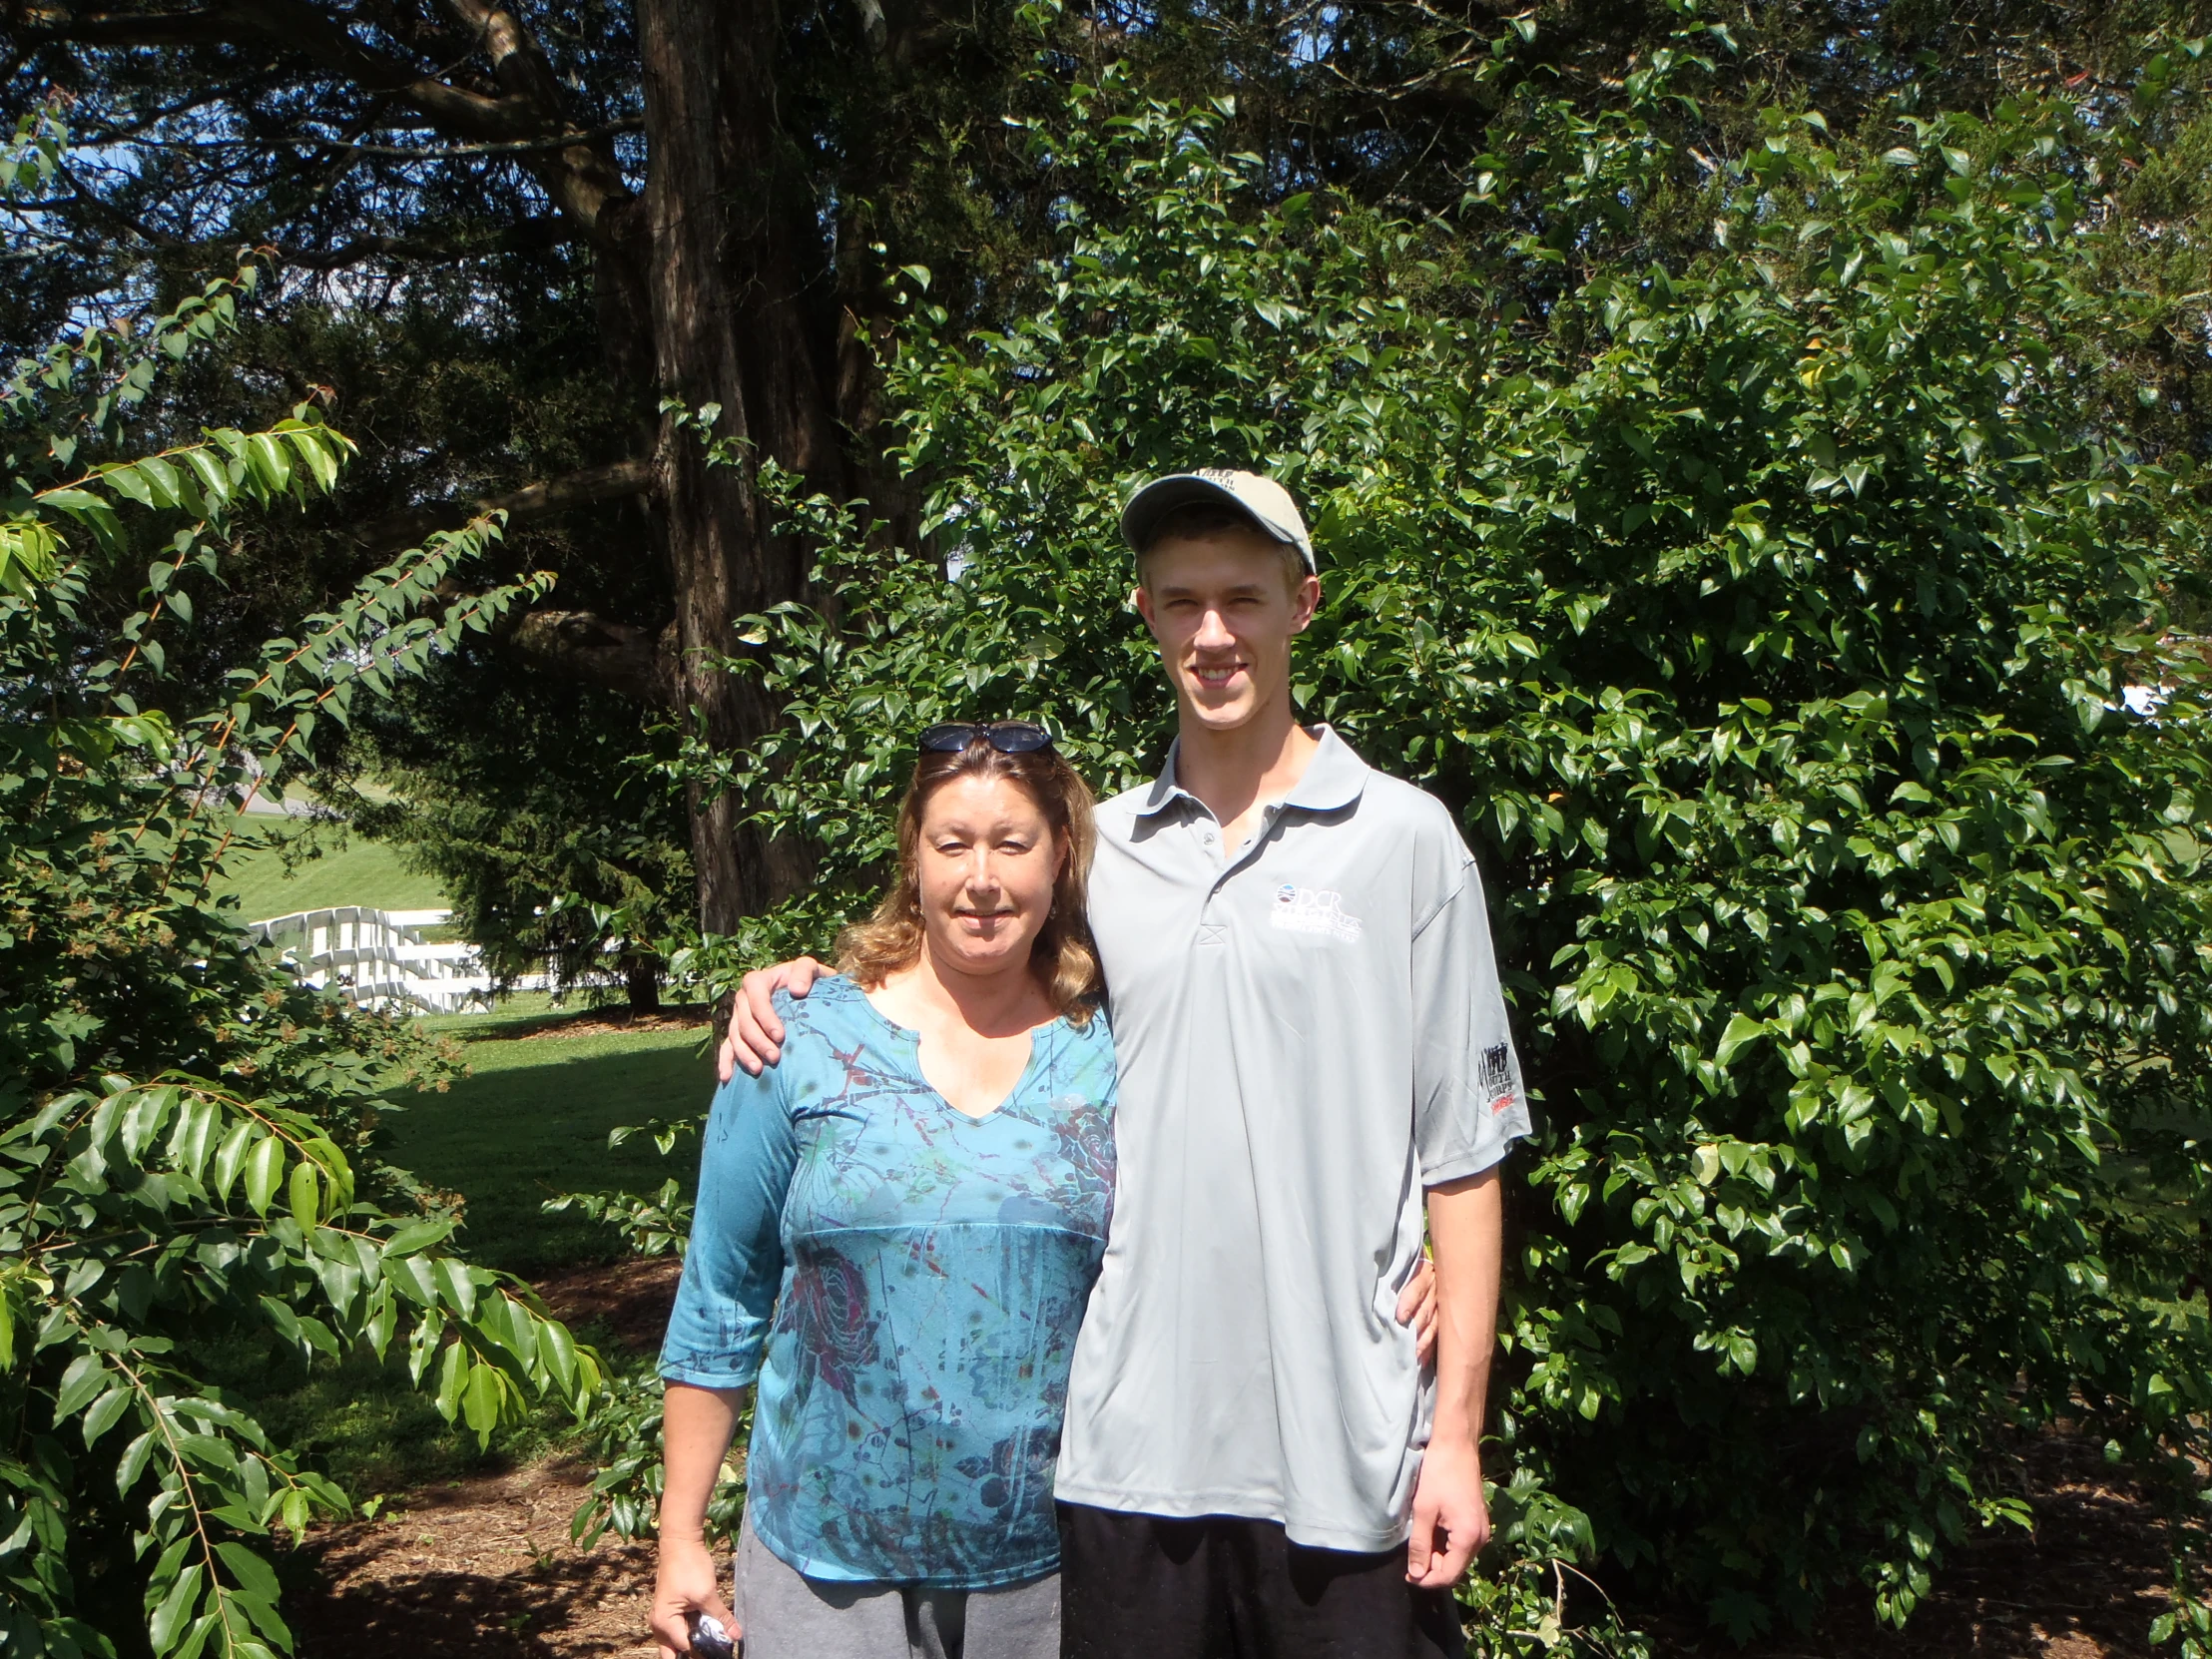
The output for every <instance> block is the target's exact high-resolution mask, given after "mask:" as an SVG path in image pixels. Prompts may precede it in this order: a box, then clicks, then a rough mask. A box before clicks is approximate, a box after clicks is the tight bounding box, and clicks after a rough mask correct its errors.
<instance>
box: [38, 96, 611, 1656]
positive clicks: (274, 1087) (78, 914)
mask: <svg viewBox="0 0 2212 1659" xmlns="http://www.w3.org/2000/svg"><path fill="white" fill-rule="evenodd" d="M60 145H61V139H60V136H59V135H58V134H57V133H55V132H53V131H51V130H44V129H37V128H34V129H33V130H31V131H29V132H27V133H25V134H23V135H19V143H18V147H17V150H16V152H15V156H14V158H13V160H12V161H11V162H10V163H9V165H8V166H7V167H6V168H4V169H0V184H6V185H7V186H9V187H10V188H18V187H23V186H35V185H37V184H38V183H40V182H41V181H43V180H44V179H45V178H46V177H47V176H48V175H50V173H51V171H52V169H53V167H54V165H55V160H56V158H57V157H58V155H59V154H60ZM253 275H254V274H253V272H252V271H251V270H247V271H244V272H241V273H240V274H239V276H238V277H235V278H232V279H226V280H222V281H216V282H212V283H210V284H208V286H207V287H206V288H205V290H204V291H202V292H201V293H199V294H196V295H193V296H191V297H188V298H187V299H185V300H184V301H183V302H182V303H180V304H179V305H178V306H177V307H176V308H175V309H173V310H171V311H170V312H168V313H167V314H165V315H162V316H160V317H157V318H153V319H151V320H147V321H144V322H138V321H127V322H124V323H120V324H117V325H115V326H112V327H106V328H101V329H97V330H93V331H91V332H88V333H86V334H84V335H82V336H80V337H77V338H74V339H71V340H67V341H63V342H60V343H57V344H55V345H54V346H52V347H51V348H50V349H48V350H47V351H45V352H44V353H43V354H42V355H41V356H40V357H39V358H37V359H36V360H32V361H26V362H24V363H22V364H21V365H19V366H18V368H17V370H16V372H15V374H14V377H13V378H12V379H11V380H10V381H8V383H7V384H6V386H5V388H4V389H0V448H4V450H5V458H6V472H7V478H8V491H9V498H8V501H7V503H6V506H5V509H4V511H0V852H4V854H5V857H4V859H0V984H4V985H5V987H6V995H5V996H4V997H0V1588H4V1607H0V1642H4V1644H5V1646H6V1647H7V1650H8V1651H9V1652H10V1653H20V1654H24V1655H26V1656H36V1655H41V1654H49V1653H50V1654H55V1655H60V1656H64V1659H68V1656H73V1655H79V1654H112V1653H114V1652H115V1651H116V1640H117V1639H122V1640H125V1641H126V1642H127V1643H128V1645H129V1646H130V1647H132V1648H133V1649H136V1648H138V1647H139V1646H140V1645H141V1643H142V1642H147V1643H150V1644H151V1647H152V1650H153V1652H154V1653H155V1654H156V1655H157V1656H158V1659H170V1656H176V1659H194V1656H196V1655H199V1654H203V1653H208V1654H218V1655H225V1656H237V1659H252V1656H254V1655H267V1654H269V1653H270V1652H271V1651H272V1650H273V1649H283V1650H287V1651H288V1649H289V1647H290V1645H291V1644H290V1637H289V1634H288V1632H287V1630H286V1629H285V1626H284V1624H283V1621H282V1619H281V1617H280V1616H279V1614H278V1612H277V1577H276V1575H275V1572H274V1570H273V1569H272V1567H271V1565H270V1558H269V1551H270V1544H269V1542H268V1540H270V1539H272V1538H273V1537H274V1536H275V1534H276V1533H277V1531H278V1530H279V1529H283V1530H288V1531H289V1532H290V1533H291V1534H292V1536H293V1537H294V1538H296V1537H297V1536H298V1535H299V1534H300V1533H301V1531H302V1530H303V1529H304V1528H305V1526H306V1525H307V1523H308V1521H309V1520H310V1518H311V1517H313V1516H314V1515H316V1514H318V1513H322V1514H327V1513H331V1512H336V1511H342V1510H343V1509H344V1507H345V1501H346V1500H345V1497H344V1495H343V1494H342V1493H341V1492H340V1491H338V1490H337V1489H336V1488H335V1487H334V1486H333V1485H332V1484H331V1483H330V1482H329V1481H327V1480H325V1479H322V1478H320V1477H319V1476H317V1475H315V1474H314V1473H312V1472H310V1471H308V1470H305V1469H303V1468H302V1467H301V1466H300V1464H299V1461H298V1459H297V1458H295V1457H294V1456H292V1455H291V1454H289V1453H288V1452H287V1451H286V1450H285V1449H284V1448H283V1447H281V1446H279V1445H277V1444H276V1443H275V1442H273V1441H272V1439H271V1438H270V1436H269V1435H268V1434H267V1433H266V1432H265V1431H264V1430H263V1428H262V1426H261V1425H260V1424H259V1423H258V1422H257V1421H256V1420H255V1417H254V1414H253V1412H252V1409H251V1407H250V1405H249V1404H248V1403H247V1402H245V1401H243V1400H241V1399H239V1398H237V1397H235V1396H233V1395H231V1394H228V1393H226V1392H225V1391H224V1390H222V1389H221V1388H218V1387H215V1386H212V1385H209V1384H208V1383H206V1382H205V1381H204V1379H203V1377H202V1376H201V1375H200V1373H199V1371H198V1369H197V1367H196V1358H195V1356H196V1349H198V1348H201V1347H203V1346H205V1345H211V1344H214V1343H216V1342H223V1343H226V1344H231V1345H237V1344H240V1343H255V1344H259V1345H261V1346H262V1348H263V1349H264V1350H265V1351H266V1352H268V1353H270V1354H272V1355H277V1356H280V1355H282V1354H284V1353H287V1352H289V1353H296V1354H298V1355H300V1356H302V1357H305V1356H311V1355H315V1354H323V1355H332V1354H337V1353H340V1352H341V1351H346V1350H355V1349H358V1350H365V1351H367V1352H371V1353H373V1354H374V1355H375V1356H377V1357H378V1358H379V1359H381V1358H383V1357H384V1356H385V1355H387V1354H392V1353H394V1352H395V1351H396V1353H401V1354H404V1355H405V1357H406V1363H407V1366H408V1369H409V1372H410V1374H411V1375H412V1377H413V1378H414V1379H415V1381H416V1382H417V1383H423V1384H424V1385H426V1386H427V1385H434V1386H435V1388H436V1394H437V1403H438V1406H439V1409H440V1410H441V1411H442V1412H443V1413H444V1415H445V1417H446V1419H447V1420H448V1421H451V1420H453V1419H454V1418H455V1417H464V1418H465V1419H466V1420H467V1422H468V1423H469V1425H470V1426H471V1427H473V1428H474V1429H476V1430H477V1431H478V1433H479V1434H480V1435H489V1433H490V1432H491V1431H492V1429H493V1428H494V1427H495V1426H496V1425H497V1424H498V1423H500V1422H501V1421H504V1420H508V1419H511V1418H515V1417H518V1416H519V1415H520V1414H521V1413H522V1412H523V1410H524V1409H525V1406H526V1404H527V1403H528V1402H529V1401H530V1400H532V1399H534V1398H538V1397H544V1396H552V1397H557V1398H559V1399H562V1400H565V1401H566V1402H568V1403H569V1404H570V1405H571V1406H573V1407H576V1408H579V1409H581V1408H582V1407H583V1406H584V1405H585V1404H586V1402H588V1401H589V1400H590V1399H591V1398H592V1397H593V1395H594V1394H595V1393H596V1391H597V1389H598V1377H599V1366H598V1362H597V1360H596V1358H595V1357H594V1356H593V1355H592V1354H591V1353H590V1352H589V1351H588V1350H580V1349H578V1348H577V1347H576V1345H575V1344H574V1343H573V1341H572V1340H571V1339H570V1337H569V1335H568V1333H567V1332H566V1331H565V1330H564V1329H563V1328H562V1327H561V1326H560V1325H559V1324H557V1323H556V1322H554V1321H552V1320H551V1319H549V1318H547V1317H545V1314H544V1310H543V1309H542V1307H540V1306H539V1305H538V1304H537V1302H536V1301H535V1299H534V1298H532V1297H531V1296H530V1295H529V1293H528V1291H527V1290H526V1288H524V1287H521V1286H519V1285H518V1284H516V1283H514V1282H512V1281H509V1280H507V1279H505V1278H503V1277H502V1276H498V1275H494V1274H491V1273H488V1272H486V1271H484V1270H482V1269H479V1268H474V1267H471V1266H470V1265H469V1264H468V1263H467V1262H466V1261H465V1260H463V1259H462V1258H461V1257H459V1256H457V1255H455V1254H454V1253H453V1252H452V1251H451V1250H450V1249H449V1248H448V1247H447V1239H448V1235H449V1234H450V1232H451V1230H452V1225H453V1222H452V1218H451V1217H449V1216H441V1215H438V1214H435V1213H431V1212H428V1211H426V1210H425V1209H424V1208H423V1207H422V1206H421V1205H419V1204H417V1203H416V1202H414V1200H413V1197H412V1195H411V1193H410V1190H409V1184H408V1183H407V1181H406V1179H405V1178H404V1176H402V1175H400V1174H399V1173H398V1172H396V1171H392V1170H389V1169H387V1168H385V1167H383V1166H381V1165H379V1164H378V1163H377V1162H376V1161H375V1160H374V1158H373V1155H372V1153H371V1151H370V1148H371V1145H372V1140H373V1132H374V1129H375V1122H376V1117H377V1114H378V1113H379V1112H380V1111H382V1110H386V1109H388V1105H389V1103H388V1102H387V1101H386V1100H385V1099H384V1098H383V1094H382V1091H384V1090H386V1089H390V1088H393V1087H404V1086H408V1085H411V1084H413V1083H415V1082H417V1081H419V1080H422V1079H425V1078H434V1077H437V1076H439V1075H441V1074H442V1070H443V1069H444V1062H443V1061H442V1060H441V1059H440V1058H439V1057H438V1056H437V1055H436V1054H435V1053H434V1052H431V1051H430V1050H429V1049H428V1047H427V1045H425V1044H424V1043H422V1042H421V1041H420V1040H418V1039H415V1038H412V1037H410V1036H409V1035H408V1033H407V1031H406V1028H405V1027H404V1026H402V1025H400V1024H398V1023H397V1022H394V1021H392V1020H389V1019H386V1018H382V1017H379V1016H376V1015H372V1014H365V1013H361V1012H358V1011H355V1010H353V1009H352V1008H350V1007H349V1006H348V1005H346V1004H345V1003H343V1002H342V1001H341V1000H340V999H339V998H337V997H336V996H335V995H334V994H333V995H317V994H315V993H313V992H311V991H309V990H307V989H306V988H304V987H302V986H301V985H300V984H299V983H298V982H297V981H296V979H294V978H293V977H292V976H291V975H290V974H289V973H288V972H286V971H284V970H283V969H281V968H280V967H279V966H278V965H277V964H276V963H275V962H274V961H272V960H271V959H270V958H269V957H268V956H267V955H266V954H264V953H261V952H258V951H257V950H256V949H255V948H254V946H253V945H252V943H251V941H250V940H249V938H248V937H247V935H246V934H245V933H244V931H243V930H242V928H241V927H240V925H239V923H238V919H237V917H236V916H235V914H233V913H232V912H231V911H229V910H228V909H226V908H224V907H223V906H221V905H219V904H218V903H217V902H216V901H215V900H213V899H212V898H211V897H210V896H209V890H210V882H211V880H212V878H213V876H214V875H215V873H216V871H217V870H218V868H219V866H220V864H221V861H222V859H223V857H224V855H225V852H226V850H227V848H228V846H229V844H230V839H231V834H232V830H233V829H234V828H235V825H236V814H237V812H238V809H239V798H240V797H241V796H242V795H244V796H249V797H250V796H251V795H252V794H253V793H254V792H255V791H256V790H259V789H265V788H269V787H272V786H279V785H280V780H281V778H282V776H283V774H284V772H285V771H286V770H287V769H291V768H296V767H298V766H300V765H302V764H304V762H305V759H306V757H307V755H308V746H309V744H310V742H311V740H312V736H313V731H314V726H315V723H316V722H317V721H318V720H320V721H338V722H343V721H345V720H346V719H347V718H348V716H349V713H350V711H351V708H352V705H353V703H354V700H355V698H356V697H357V696H369V697H373V696H375V695H377V694H378V693H380V692H381V691H383V690H384V689H385V688H387V687H388V686H389V685H390V684H391V683H392V682H393V680H394V679H395V678H396V677H399V676H402V675H407V674H411V673H415V672H418V671H419V670H420V668H421V667H422V665H423V664H424V663H425V662H427V661H428V660H429V659H430V658H431V657H432V655H433V654H434V653H436V652H438V651H441V650H445V649H449V648H450V646H451V644H452V642H453V640H454V639H455V638H456V637H457V636H458V635H459V633H460V632H461V631H462V630H463V629H467V628H481V627H483V626H484V625H485V623H486V622H487V621H488V619H489V618H490V617H491V616H492V615H494V614H496V612H497V611H498V609H499V608H500V607H501V606H503V605H505V604H506V603H508V602H510V601H511V600H512V599H513V598H514V597H515V596H516V594H517V592H518V591H519V590H515V589H502V590H498V591H495V592H493V593H491V594H488V595H484V596H481V597H478V598H474V599H464V600H461V601H457V602H454V603H452V604H450V605H448V604H444V603H441V602H440V601H439V599H438V598H437V591H436V590H437V587H438V584H439V582H440V581H441V580H442V579H443V578H444V577H445V576H446V575H447V574H448V573H449V572H451V571H453V570H454V569H456V568H457V567H458V566H459V565H460V564H461V563H462V562H463V561H464V560H466V559H468V558H470V557H471V556H473V555H474V554H475V553H476V552H477V551H478V550H479V549H480V548H481V546H482V545H483V543H484V541H485V540H486V538H488V537H490V536H492V535H495V534H496V533H497V527H496V526H495V525H493V524H490V523H479V524H477V525H474V526H472V527H471V528H469V529H468V530H467V531H465V532H462V533H460V534H456V535H453V536H448V537H442V538H439V539H438V540H437V541H435V542H433V543H432V544H431V545H430V546H429V547H427V548H425V549H421V550H417V551H414V552H411V553H408V554H405V555H403V556H402V557H400V558H399V559H398V560H397V561H395V562H394V563H393V564H391V565H390V566H388V567H387V568H385V569H384V570H381V571H378V572H376V573H375V574H374V575H372V576H370V577H368V578H366V579H364V580H363V581H362V583H361V584H360V586H359V587H358V588H357V589H356V590H355V591H354V592H353V593H352V594H351V595H349V596H348V597H347V598H346V599H345V600H344V601H343V602H342V603H340V604H339V605H338V606H337V607H336V608H335V609H334V610H332V611H331V612H329V613H328V614H325V615H318V616H313V617H309V618H307V619H305V621H304V623H303V624H302V625H301V627H300V629H299V634H298V637H297V638H296V639H277V640H272V641H270V642H269V643H268V644H267V645H266V646H265V647H264V648H263V650H262V652H261V654H260V656H259V658H258V660H256V661H253V662H250V663H243V664H238V665H236V666H234V667H232V668H231V669H230V671H229V673H228V675H227V677H226V678H227V681H228V685H227V689H226V690H224V691H223V692H222V693H221V695H220V696H219V697H218V698H217V699H216V700H215V701H213V702H212V703H209V704H203V703H202V702H199V701H195V700H194V699H193V697H192V696H191V694H190V690H189V688H181V687H180V682H179V679H178V677H177V676H176V675H175V674H174V673H173V672H172V671H171V670H170V669H169V668H168V667H167V656H166V652H167V649H168V648H169V647H170V646H171V645H174V644H176V643H177V642H178V641H179V640H180V639H181V638H182V639H189V631H190V630H191V628H192V624H193V619H194V605H195V596H196V594H201V595H205V594H206V593H207V592H208V591H209V590H210V589H211V588H212V587H213V586H214V585H215V584H216V583H219V582H220V581H221V579H222V574H223V559H224V556H225V549H226V548H227V547H228V546H230V545H232V544H233V543H234V542H235V540H236V539H237V538H239V537H242V536H244V535H247V534H250V533H251V530H252V527H253V523H254V520H255V518H256V516H257V515H258V514H266V513H269V512H273V511H276V510H279V509H280V508H281V507H282V506H283V504H284V503H285V501H286V500H287V499H288V498H292V497H306V496H310V495H314V494H318V493H321V492H325V491H327V490H328V489H329V488H330V487H331V485H332V483H333V482H334V480H335V479H336V477H337V474H338V470H339V468H340V466H341V465H342V464H343V462H344V461H345V459H346V458H347V456H348V454H349V453H350V450H351V445H350V444H349V443H348V442H347V440H346V439H345V438H343V437H342V436H340V435H339V434H338V433H336V432H334V431H332V430H331V429H330V428H329V427H327V426H325V425H323V424H322V423H321V422H320V421H319V420H318V419H317V418H316V416H315V414H314V412H313V410H312V409H311V408H305V407H302V408H301V409H299V410H297V411H296V412H295V413H294V415H293V417H292V418H290V419H288V420H285V421H283V422H281V423H279V424H277V425H276V426H274V427H271V428H270V429H268V430H266V431H261V432H242V431H233V430H222V431H209V432H205V433H200V434H197V435H195V436H192V437H190V438H188V439H185V440H183V441H179V442H175V443H171V444H169V445H168V446H166V447H163V448H160V449H159V450H158V451H155V452H151V453H149V452H147V450H146V448H145V446H144V444H143V441H142V436H141V434H142V428H143V426H144V425H145V424H146V421H145V418H144V417H146V416H147V415H149V414H150V413H151V412H152V410H153V404H152V403H151V402H150V401H149V399H150V394H151V393H152V392H153V391H154V389H155V388H156V387H157V385H158V384H159V380H160V374H161V370H162V365H163V364H164V363H165V362H167V361H170V360H172V359H178V358H182V357H184V356H186V355H187V354H188V353H189V352H190V351H191V350H192V348H193V346H194V344H195V343H196V342H198V341H201V340H205V339H208V338H210V337H212V336H214V335H215V334H217V333H219V332H220V331H222V330H224V329H226V328H228V327H230V326H231V325H232V322H233V319H234V317H235V314H236V310H237V307H238V304H239V302H240V300H241V298H242V297H243V295H244V294H245V293H246V292H247V290H249V289H250V288H251V286H252V279H253ZM148 561H151V562H148ZM139 569H144V570H145V572H146V575H145V581H144V584H143V588H140V587H139V586H138V584H137V583H136V582H135V581H134V580H133V578H132V576H131V574H130V573H133V572H135V571H137V570H139ZM119 586H120V588H121V590H122V591H123V592H125V593H126V594H128V593H130V592H132V591H136V592H137V593H138V603H137V606H136V608H134V609H132V610H131V611H130V612H129V614H127V615H120V616H119V615H117V614H115V612H114V610H113V609H112V608H111V607H110V606H109V604H108V603H107V601H108V599H109V598H110V597H111V596H112V595H113V594H114V593H115V592H116V591H117V590H118V588H119ZM133 1624H136V1625H137V1626H138V1628H139V1632H140V1634H138V1635H135V1636H125V1634H124V1633H125V1631H126V1629H127V1627H129V1626H131V1625H133ZM102 1626H104V1627H105V1628H102Z"/></svg>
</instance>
